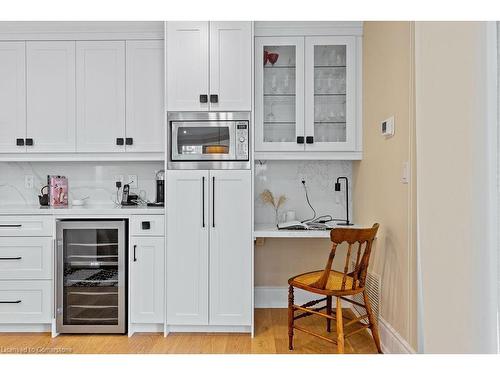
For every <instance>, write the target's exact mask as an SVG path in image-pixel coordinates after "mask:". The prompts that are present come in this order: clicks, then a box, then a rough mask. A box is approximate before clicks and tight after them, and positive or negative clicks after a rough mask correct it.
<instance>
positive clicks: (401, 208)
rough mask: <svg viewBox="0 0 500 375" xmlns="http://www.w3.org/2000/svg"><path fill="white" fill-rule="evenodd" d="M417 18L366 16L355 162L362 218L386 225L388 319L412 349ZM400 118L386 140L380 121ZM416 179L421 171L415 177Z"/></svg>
mask: <svg viewBox="0 0 500 375" xmlns="http://www.w3.org/2000/svg"><path fill="white" fill-rule="evenodd" d="M413 92H414V89H413V24H412V23H410V22H365V23H364V38H363V160H362V161H359V162H356V163H354V170H353V179H354V184H353V186H354V192H353V202H354V203H353V205H354V218H355V221H356V222H358V223H365V224H371V223H374V222H378V223H380V230H379V233H378V238H377V240H376V243H375V245H374V252H373V258H372V261H371V265H372V267H371V268H372V271H374V272H375V273H377V274H379V275H380V276H381V278H382V301H381V306H382V310H381V311H382V318H383V319H384V320H385V321H387V322H388V323H389V324H390V325H391V326H392V327H393V328H394V329H395V330H396V331H397V332H398V333H399V334H400V335H401V336H402V337H403V338H404V339H405V340H406V341H407V342H408V343H409V344H410V345H411V346H412V347H413V348H415V349H416V347H417V338H416V336H417V335H416V283H415V273H416V260H415V237H414V235H415V231H414V227H415V209H414V208H415V207H414V203H415V194H414V184H415V178H412V179H411V180H410V181H411V183H410V184H403V183H401V181H400V180H401V176H402V170H403V163H405V162H409V166H410V171H411V173H412V174H413V173H414V170H415V168H414V143H415V136H414V121H413V119H414V115H413V114H414V112H413V111H414V105H413ZM390 116H394V118H395V134H394V136H393V137H392V138H388V139H385V138H384V137H383V136H382V135H381V134H380V122H381V121H382V120H385V119H386V118H388V117H390ZM413 177H414V176H413Z"/></svg>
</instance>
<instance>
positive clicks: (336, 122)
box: [314, 121, 346, 125]
mask: <svg viewBox="0 0 500 375" xmlns="http://www.w3.org/2000/svg"><path fill="white" fill-rule="evenodd" d="M314 123H315V124H333V125H345V124H346V122H345V121H314Z"/></svg>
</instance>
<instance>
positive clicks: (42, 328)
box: [0, 323, 51, 333]
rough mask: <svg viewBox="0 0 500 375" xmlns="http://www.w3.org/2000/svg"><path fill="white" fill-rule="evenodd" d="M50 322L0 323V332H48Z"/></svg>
mask: <svg viewBox="0 0 500 375" xmlns="http://www.w3.org/2000/svg"><path fill="white" fill-rule="evenodd" d="M50 331H51V325H50V324H38V323H36V324H31V323H29V324H28V323H26V324H21V323H11V324H8V323H6V324H0V332H37V333H38V332H50Z"/></svg>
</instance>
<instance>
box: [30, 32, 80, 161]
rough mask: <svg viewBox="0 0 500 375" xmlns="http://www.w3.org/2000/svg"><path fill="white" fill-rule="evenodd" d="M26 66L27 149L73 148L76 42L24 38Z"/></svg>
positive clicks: (74, 142) (46, 150)
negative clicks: (26, 40) (26, 39)
mask: <svg viewBox="0 0 500 375" xmlns="http://www.w3.org/2000/svg"><path fill="white" fill-rule="evenodd" d="M26 66H27V131H26V138H27V139H28V140H29V139H31V140H32V142H31V141H28V142H29V143H27V147H26V150H27V151H28V152H74V151H75V150H76V138H75V42H74V41H69V42H59V41H50V42H26ZM31 143H32V145H29V144H31Z"/></svg>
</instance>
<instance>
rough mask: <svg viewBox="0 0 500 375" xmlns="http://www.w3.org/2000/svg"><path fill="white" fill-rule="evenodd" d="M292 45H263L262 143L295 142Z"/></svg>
mask: <svg viewBox="0 0 500 375" xmlns="http://www.w3.org/2000/svg"><path fill="white" fill-rule="evenodd" d="M295 55H296V50H295V46H264V142H295V127H296V124H295V105H296V104H295V102H296V96H295V70H296V66H295V64H296V58H295Z"/></svg>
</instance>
